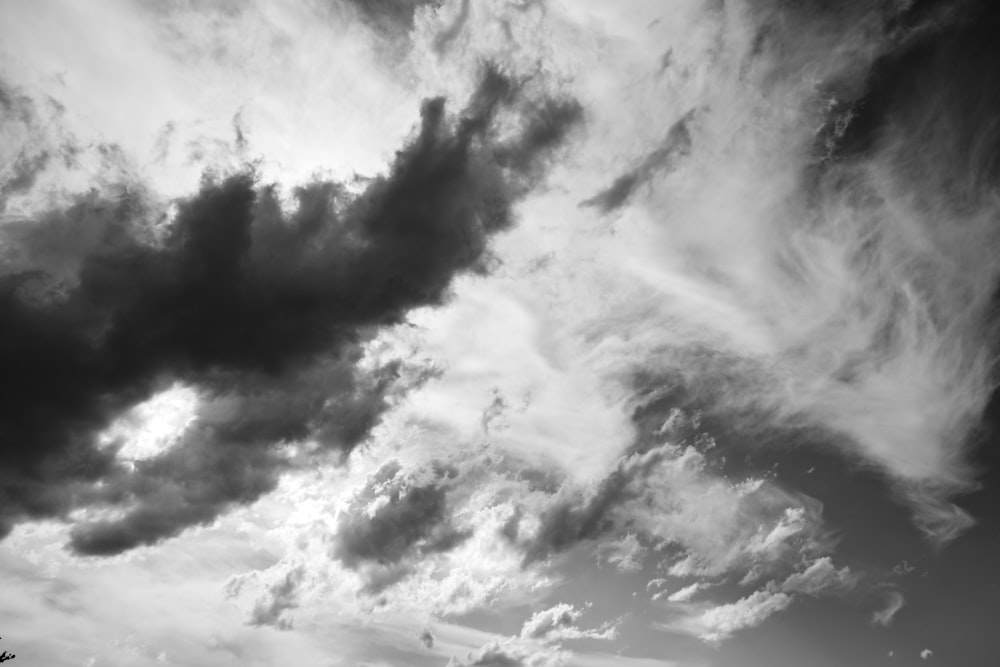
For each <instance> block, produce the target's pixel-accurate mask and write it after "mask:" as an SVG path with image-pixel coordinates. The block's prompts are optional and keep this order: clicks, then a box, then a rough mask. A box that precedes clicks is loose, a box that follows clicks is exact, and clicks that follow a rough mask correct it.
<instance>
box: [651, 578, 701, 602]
mask: <svg viewBox="0 0 1000 667" xmlns="http://www.w3.org/2000/svg"><path fill="white" fill-rule="evenodd" d="M704 587H705V585H704V584H702V583H700V582H697V581H696V582H695V583H693V584H691V585H689V586H685V587H684V588H681V589H679V590H677V591H675V592H674V593H671V594H670V595H669V596H668V597H667V602H690V601H691V599H692V598H693V597H694V596H695V595H697V593H698V592H699V591H700V590H701V589H702V588H704ZM653 599H654V600H655V599H656V598H655V597H654V598H653Z"/></svg>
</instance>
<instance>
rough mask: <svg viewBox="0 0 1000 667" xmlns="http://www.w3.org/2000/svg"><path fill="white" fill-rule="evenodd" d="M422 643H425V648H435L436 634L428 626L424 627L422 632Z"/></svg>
mask: <svg viewBox="0 0 1000 667" xmlns="http://www.w3.org/2000/svg"><path fill="white" fill-rule="evenodd" d="M420 643H421V644H423V645H424V647H425V648H428V649H432V648H434V634H433V633H432V632H431V631H430V630H428V629H427V628H424V630H423V632H421V633H420Z"/></svg>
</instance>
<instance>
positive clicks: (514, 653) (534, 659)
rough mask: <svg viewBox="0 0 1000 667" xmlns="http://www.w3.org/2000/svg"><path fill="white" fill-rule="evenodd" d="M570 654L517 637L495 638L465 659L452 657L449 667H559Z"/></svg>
mask: <svg viewBox="0 0 1000 667" xmlns="http://www.w3.org/2000/svg"><path fill="white" fill-rule="evenodd" d="M567 658H568V656H567V655H566V653H565V652H562V651H559V650H557V649H552V648H547V647H538V646H531V645H527V644H525V643H523V642H520V641H518V640H516V639H508V640H505V641H503V640H499V639H497V640H494V641H492V642H490V643H489V644H486V645H484V646H483V647H482V648H480V649H479V650H477V651H474V652H472V653H470V654H469V655H468V656H467V657H466V659H465V660H459V659H457V658H452V659H451V660H449V661H448V667H559V666H560V665H564V664H566V660H567Z"/></svg>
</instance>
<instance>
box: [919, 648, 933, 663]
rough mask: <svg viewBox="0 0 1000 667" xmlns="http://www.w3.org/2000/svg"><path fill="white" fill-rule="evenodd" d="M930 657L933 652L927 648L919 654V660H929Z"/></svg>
mask: <svg viewBox="0 0 1000 667" xmlns="http://www.w3.org/2000/svg"><path fill="white" fill-rule="evenodd" d="M932 655H934V651H932V650H930V649H929V648H925V649H924V650H923V651H921V652H920V659H921V660H930V658H931V656H932Z"/></svg>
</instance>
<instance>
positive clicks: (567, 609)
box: [521, 603, 616, 643]
mask: <svg viewBox="0 0 1000 667" xmlns="http://www.w3.org/2000/svg"><path fill="white" fill-rule="evenodd" d="M583 612H584V610H582V609H577V608H576V607H574V606H573V605H571V604H565V603H563V604H557V605H555V606H554V607H550V608H549V609H545V610H543V611H539V612H536V613H535V614H534V615H533V616H532V617H531V618H529V619H528V620H527V621H525V622H524V625H523V626H522V627H521V639H526V640H539V641H542V642H544V643H559V642H562V641H565V640H567V639H614V638H615V636H616V631H615V628H614V627H613V626H612V625H605V626H603V627H601V628H598V629H592V630H584V629H581V628H580V627H578V626H577V622H578V621H579V619H580V617H581V616H583Z"/></svg>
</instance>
